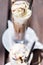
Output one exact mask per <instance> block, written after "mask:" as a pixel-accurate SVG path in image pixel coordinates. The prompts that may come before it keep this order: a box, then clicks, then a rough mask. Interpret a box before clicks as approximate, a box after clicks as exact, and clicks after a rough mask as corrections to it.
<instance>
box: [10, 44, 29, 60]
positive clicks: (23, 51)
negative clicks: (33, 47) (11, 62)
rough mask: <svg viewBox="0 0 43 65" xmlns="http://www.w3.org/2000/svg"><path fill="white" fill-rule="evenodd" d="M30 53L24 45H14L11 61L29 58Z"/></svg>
mask: <svg viewBox="0 0 43 65" xmlns="http://www.w3.org/2000/svg"><path fill="white" fill-rule="evenodd" d="M28 53H29V50H28V49H27V48H26V46H25V45H24V44H14V45H13V46H12V48H11V51H10V59H16V60H19V58H20V57H21V58H22V59H24V58H25V57H27V56H28Z"/></svg>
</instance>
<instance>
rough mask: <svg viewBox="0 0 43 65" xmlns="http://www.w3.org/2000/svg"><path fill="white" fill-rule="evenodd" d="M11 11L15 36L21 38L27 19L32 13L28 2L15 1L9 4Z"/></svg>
mask: <svg viewBox="0 0 43 65" xmlns="http://www.w3.org/2000/svg"><path fill="white" fill-rule="evenodd" d="M11 12H12V21H13V26H14V30H15V37H16V39H17V40H22V39H23V38H24V34H25V30H26V27H27V20H28V19H29V18H30V16H31V14H32V11H31V10H30V9H29V3H28V2H27V1H16V2H15V3H13V4H12V6H11Z"/></svg>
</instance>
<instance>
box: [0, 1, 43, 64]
mask: <svg viewBox="0 0 43 65" xmlns="http://www.w3.org/2000/svg"><path fill="white" fill-rule="evenodd" d="M8 4H9V1H8V0H0V65H4V63H5V60H7V59H6V58H5V57H6V56H5V54H6V55H7V53H8V52H5V49H4V48H3V45H2V34H3V32H4V31H5V29H6V23H7V19H8ZM32 10H33V14H32V21H31V23H30V26H31V27H32V28H33V29H34V30H35V32H36V33H37V35H38V37H39V40H40V41H41V42H42V43H43V0H33V7H32ZM36 53H37V54H36ZM39 53H41V51H35V52H34V59H33V61H32V62H34V60H35V59H37V58H38V56H37V55H39ZM42 55H43V54H42ZM41 65H43V60H42V62H41Z"/></svg>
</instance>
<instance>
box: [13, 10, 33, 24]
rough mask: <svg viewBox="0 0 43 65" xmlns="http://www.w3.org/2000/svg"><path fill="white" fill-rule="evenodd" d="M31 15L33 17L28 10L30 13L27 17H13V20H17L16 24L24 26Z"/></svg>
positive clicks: (29, 11) (29, 12)
mask: <svg viewBox="0 0 43 65" xmlns="http://www.w3.org/2000/svg"><path fill="white" fill-rule="evenodd" d="M31 15H32V11H31V10H28V13H27V14H26V16H25V17H16V16H15V15H13V18H14V20H15V21H14V22H15V23H19V24H24V23H25V22H27V20H28V19H29V18H30V17H31Z"/></svg>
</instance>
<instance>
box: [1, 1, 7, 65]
mask: <svg viewBox="0 0 43 65" xmlns="http://www.w3.org/2000/svg"><path fill="white" fill-rule="evenodd" d="M7 18H8V0H0V65H4V63H5V49H4V47H3V45H2V34H3V32H4V31H5V29H6V23H7Z"/></svg>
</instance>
